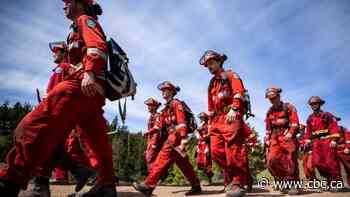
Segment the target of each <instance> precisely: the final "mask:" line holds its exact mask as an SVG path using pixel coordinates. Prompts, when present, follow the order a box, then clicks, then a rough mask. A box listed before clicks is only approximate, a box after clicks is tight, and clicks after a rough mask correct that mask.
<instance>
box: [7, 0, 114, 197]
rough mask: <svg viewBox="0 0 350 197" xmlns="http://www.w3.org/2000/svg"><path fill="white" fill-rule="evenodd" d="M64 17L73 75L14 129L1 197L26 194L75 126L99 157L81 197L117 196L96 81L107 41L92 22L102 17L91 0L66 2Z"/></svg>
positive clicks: (99, 86) (100, 92) (101, 92)
mask: <svg viewBox="0 0 350 197" xmlns="http://www.w3.org/2000/svg"><path fill="white" fill-rule="evenodd" d="M64 11H65V15H66V17H67V18H68V19H69V20H71V21H72V22H73V24H72V26H71V30H72V31H71V32H70V34H69V36H68V43H67V45H68V62H69V63H70V67H71V68H73V69H74V70H75V71H74V72H73V73H71V74H70V75H69V76H68V77H66V79H65V80H64V81H62V82H61V83H59V84H58V85H56V86H55V87H54V88H53V89H52V90H51V91H49V93H48V95H47V97H46V98H45V99H43V100H42V101H41V102H40V103H39V105H38V106H37V107H36V108H34V109H33V111H31V112H30V113H28V114H27V115H26V116H25V117H24V118H23V119H22V121H21V122H20V123H19V124H18V125H17V128H16V129H15V131H14V133H15V141H14V144H15V146H14V147H13V148H12V149H11V150H10V152H9V153H8V154H7V157H6V165H5V166H3V167H2V168H1V169H0V193H1V194H2V195H3V196H8V197H12V196H17V195H18V192H19V189H20V188H26V187H27V184H28V180H29V179H30V177H31V173H32V172H33V171H34V170H35V167H36V166H40V165H42V164H43V163H44V162H45V161H46V160H48V159H49V158H50V157H51V156H52V154H53V152H54V151H55V150H56V148H57V146H58V145H59V144H60V143H61V142H62V141H63V140H64V139H66V138H67V136H68V134H69V132H68V131H71V130H72V129H73V128H74V127H75V126H76V125H78V127H79V128H80V129H81V130H82V131H83V132H84V135H85V136H86V141H87V143H89V145H90V147H91V148H92V149H93V150H94V152H98V153H99V157H100V164H99V165H100V166H98V167H97V180H96V182H95V185H94V186H93V187H92V188H91V189H90V190H89V191H88V192H86V193H84V194H83V195H82V196H84V197H87V196H88V197H89V196H117V194H116V189H115V177H114V174H113V172H114V170H113V162H112V147H111V144H110V143H109V140H108V136H107V133H106V131H107V130H108V125H107V122H106V120H105V119H104V117H103V109H102V107H103V105H104V104H105V96H104V89H103V88H102V87H103V84H104V81H102V80H100V79H99V76H100V75H102V74H103V67H104V66H105V64H106V61H107V51H108V49H107V43H106V41H105V39H106V37H105V35H104V33H103V30H102V28H101V26H100V25H99V23H98V21H97V17H96V16H97V15H99V14H101V13H102V9H101V7H100V6H99V5H98V4H96V3H95V4H94V3H93V1H92V0H65V1H64Z"/></svg>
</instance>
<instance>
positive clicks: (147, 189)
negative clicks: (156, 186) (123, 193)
mask: <svg viewBox="0 0 350 197" xmlns="http://www.w3.org/2000/svg"><path fill="white" fill-rule="evenodd" d="M132 186H133V187H134V189H135V190H137V191H139V192H141V193H142V194H143V195H144V196H146V197H151V196H152V192H153V188H150V187H148V186H146V185H145V184H143V183H136V182H133V183H132Z"/></svg>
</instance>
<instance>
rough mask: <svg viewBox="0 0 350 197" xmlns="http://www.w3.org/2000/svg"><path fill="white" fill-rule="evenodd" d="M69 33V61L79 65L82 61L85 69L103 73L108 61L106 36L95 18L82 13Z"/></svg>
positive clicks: (96, 73) (97, 73)
mask: <svg viewBox="0 0 350 197" xmlns="http://www.w3.org/2000/svg"><path fill="white" fill-rule="evenodd" d="M71 29H72V31H71V32H70V33H69V35H68V43H67V44H68V61H69V63H70V64H73V65H76V66H78V64H79V63H82V65H83V69H84V71H92V72H94V73H95V75H97V76H99V75H101V74H102V69H103V67H104V65H105V64H106V62H107V57H108V56H107V52H108V48H107V43H106V36H105V34H104V32H103V30H102V28H101V26H100V25H99V23H98V22H97V20H95V18H93V17H91V16H88V15H81V16H79V17H78V19H77V20H76V22H75V23H73V24H72V25H71Z"/></svg>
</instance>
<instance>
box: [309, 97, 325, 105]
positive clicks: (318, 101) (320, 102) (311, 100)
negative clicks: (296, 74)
mask: <svg viewBox="0 0 350 197" xmlns="http://www.w3.org/2000/svg"><path fill="white" fill-rule="evenodd" d="M312 103H319V104H321V105H323V104H325V103H326V102H325V101H324V100H322V99H321V98H320V97H319V96H312V97H310V99H309V105H311V104H312Z"/></svg>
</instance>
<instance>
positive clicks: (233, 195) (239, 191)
mask: <svg viewBox="0 0 350 197" xmlns="http://www.w3.org/2000/svg"><path fill="white" fill-rule="evenodd" d="M242 196H245V190H244V188H242V187H240V186H239V185H232V189H231V191H228V192H226V197H242Z"/></svg>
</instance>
